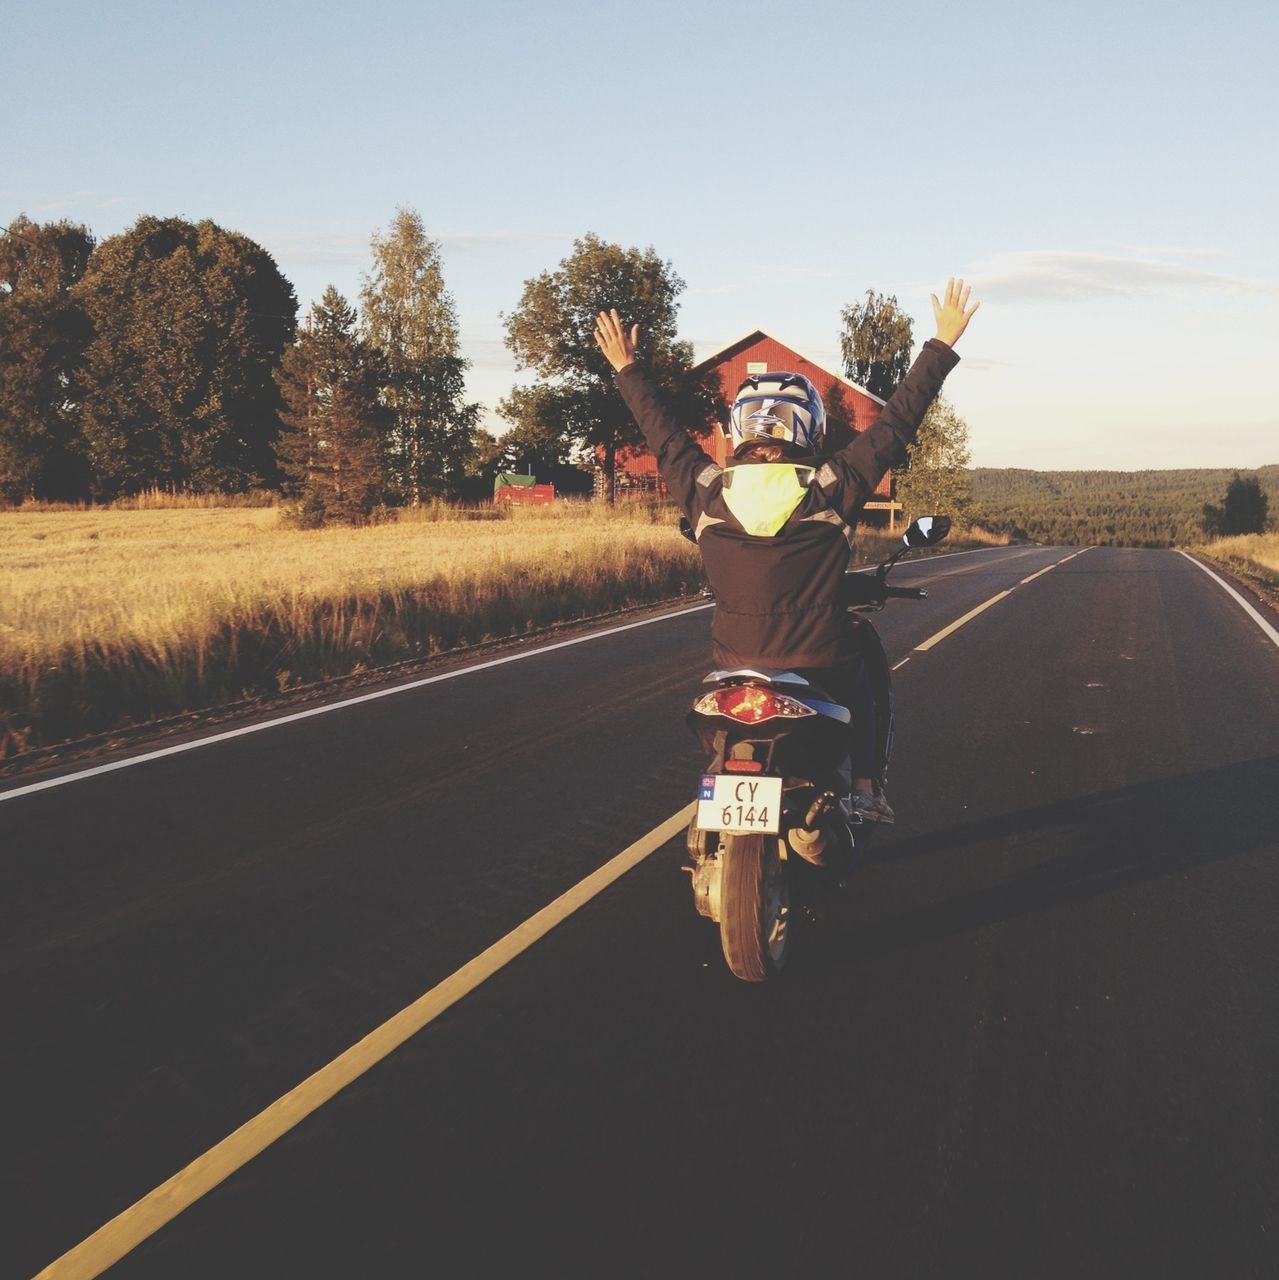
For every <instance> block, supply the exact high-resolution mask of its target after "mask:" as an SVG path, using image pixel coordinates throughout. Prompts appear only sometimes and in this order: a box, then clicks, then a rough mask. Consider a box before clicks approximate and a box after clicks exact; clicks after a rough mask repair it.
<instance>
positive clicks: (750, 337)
mask: <svg viewBox="0 0 1279 1280" xmlns="http://www.w3.org/2000/svg"><path fill="white" fill-rule="evenodd" d="M761 338H767V339H769V340H770V341H771V342H776V343H777V344H778V346H782V347H786V348H787V349H788V350H790V351H793V352H794V353H795V354H796V355H799V354H800V350H799V348H798V347H797V346H794V345H793V344H792V343H789V342H783V341H782V339H781V338H778V337H776V336H775V335H773V334H771V333H765V331H764V330H763V329H752V330H751V331H750V333H747V334H744V335H743V336H742V337H740V338H738V339H736V340H735V341H733V342H730V343H729V344H728V345H727V346H726V347H721V348H720V349H719V350H718V351H715V352H712V353H711V354H710V355H708V356H707V357H706V358H705V359H704V360H699V361H698V362H697V363H696V364H695V365H694V366H693V368H694V369H695V370H696V369H705V368H706V367H707V366H708V365H713V364H719V363H720V362H721V361H723V360H727V359H731V358H732V357H733V356H735V355H737V353H738V352H740V351H743V350H745V349H746V348H747V347H751V346H754V345H755V343H757V342H758V341H759V340H760V339H761ZM804 359H805V360H808V357H807V356H805V357H804ZM808 363H809V364H811V365H813V367H814V368H816V369H821V371H822V372H823V373H824V374H825V375H826V376H827V377H828V378H831V379H832V380H833V381H835V382H842V383H843V384H844V386H846V387H848V388H850V389H851V390H853V391H856V392H858V394H860V395H863V396H866V397H867V399H870V400H873V401H874V402H875V403H876V404H878V405H883V404H885V403H886V402H885V400H884V399H883V397H882V396H877V395H876V394H875V393H874V392H873V391H867V390H866V388H865V387H863V386H861V385H860V384H859V383H856V382H851V381H849V379H847V378H845V377H844V376H843V374H839V373H832V372H831V371H830V370H829V369H826V368H823V367H822V366H821V365H819V364H817V363H816V362H815V361H812V360H808Z"/></svg>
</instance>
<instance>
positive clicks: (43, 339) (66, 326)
mask: <svg viewBox="0 0 1279 1280" xmlns="http://www.w3.org/2000/svg"><path fill="white" fill-rule="evenodd" d="M92 252H93V237H92V236H91V235H90V234H89V230H88V228H87V227H84V226H80V225H78V224H76V223H71V222H66V221H63V222H56V223H54V222H49V223H44V224H39V223H35V222H32V221H31V220H30V219H29V218H26V217H25V216H22V215H19V216H18V217H17V218H15V219H14V220H13V222H12V224H11V225H10V227H9V229H8V231H7V232H6V233H5V234H4V235H3V236H0V499H3V500H5V501H8V502H20V501H21V500H22V499H24V498H61V499H80V498H85V497H87V496H88V491H89V473H88V465H87V462H86V460H85V456H84V448H83V440H82V436H81V431H80V405H79V397H78V390H77V386H76V382H77V378H78V376H79V373H80V367H81V364H82V362H83V360H84V352H85V348H86V347H87V346H88V342H89V336H90V328H89V321H88V317H87V316H86V315H85V313H84V311H83V309H82V308H81V306H80V305H79V303H78V302H77V300H76V299H75V298H74V296H73V293H72V290H73V288H74V286H75V284H76V282H77V281H78V280H79V279H80V278H81V277H82V276H83V275H84V272H85V268H86V267H87V266H88V263H89V257H90V254H91V253H92Z"/></svg>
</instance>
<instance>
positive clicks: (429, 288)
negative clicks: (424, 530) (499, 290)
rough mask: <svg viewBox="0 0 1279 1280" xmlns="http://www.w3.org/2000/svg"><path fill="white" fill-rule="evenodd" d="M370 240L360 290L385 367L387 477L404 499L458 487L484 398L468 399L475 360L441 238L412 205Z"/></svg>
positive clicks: (367, 329)
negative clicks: (467, 352) (447, 279)
mask: <svg viewBox="0 0 1279 1280" xmlns="http://www.w3.org/2000/svg"><path fill="white" fill-rule="evenodd" d="M372 243H373V270H372V272H371V273H369V274H368V275H366V276H365V277H364V287H363V289H362V290H361V293H360V298H361V301H362V303H363V306H364V333H365V337H366V339H367V340H368V342H369V344H370V345H371V346H372V347H374V348H375V349H376V350H377V351H378V352H380V353H381V357H382V360H383V362H384V364H385V367H386V383H385V386H384V389H383V401H384V403H385V405H386V407H387V408H388V409H389V411H390V413H391V427H390V432H389V435H388V437H387V458H386V462H387V471H388V480H389V481H390V483H391V484H392V485H393V486H394V487H395V488H396V489H397V490H398V494H399V497H400V499H401V500H402V501H409V502H414V503H416V502H420V501H421V500H422V498H424V497H428V496H433V495H444V494H447V495H451V494H455V493H457V492H458V491H459V489H460V487H461V485H462V482H463V478H464V476H465V474H466V468H467V464H468V461H469V459H470V456H471V453H472V451H473V449H474V447H475V441H474V435H475V431H476V429H477V426H478V424H479V414H480V406H479V405H478V404H466V403H464V401H463V395H464V394H465V376H466V370H467V369H468V368H469V366H470V362H469V361H468V360H465V359H463V358H462V356H461V354H460V350H459V343H458V330H457V310H456V308H455V307H454V305H453V298H452V296H451V295H450V294H449V293H448V291H447V290H446V289H445V288H444V274H443V271H442V268H441V264H440V246H439V244H438V243H437V242H436V241H434V240H432V239H430V238H429V237H428V236H427V234H426V229H425V227H424V226H423V223H422V219H421V217H420V216H419V215H418V214H417V213H416V212H414V211H413V210H412V209H399V210H397V211H396V214H395V218H394V219H393V221H392V223H391V229H390V231H389V232H388V233H387V234H386V235H381V234H379V233H377V232H374V235H373V241H372Z"/></svg>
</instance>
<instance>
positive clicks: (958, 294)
mask: <svg viewBox="0 0 1279 1280" xmlns="http://www.w3.org/2000/svg"><path fill="white" fill-rule="evenodd" d="M969 293H970V289H969V286H968V285H966V284H965V283H964V282H963V281H962V280H947V281H946V300H945V301H944V302H938V301H937V295H936V294H935V293H934V294H932V295H930V296H931V297H932V300H933V318H934V319H935V320H936V321H937V337H938V338H939V339H940V340H941V341H942V342H944V343H945V344H946V345H947V346H948V347H953V346H954V345H955V343H956V342H958V341H959V338H960V335H961V334H962V333H963V332H964V330H965V329H967V328H968V322H969V320H971V319H972V318H973V315H974V314H975V313H976V311H977V308H978V307H980V306H981V303H980V302H974V303H973V305H972V306H971V307H970V306H969V305H968V294H969Z"/></svg>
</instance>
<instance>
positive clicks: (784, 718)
mask: <svg viewBox="0 0 1279 1280" xmlns="http://www.w3.org/2000/svg"><path fill="white" fill-rule="evenodd" d="M949 532H950V519H949V517H947V516H921V517H919V518H918V519H917V520H914V521H912V522H911V524H910V527H909V528H908V529H907V530H906V533H905V535H904V537H903V538H902V543H903V546H902V547H901V549H900V550H898V551H896V552H895V553H894V554H893V555H892V556H890V557H889V558H888V559H887V560H885V561H884V562H883V563H882V564H881V565H879V567H878V568H877V569H876V570H875V572H874V573H873V574H867V573H864V572H850V573H848V574H846V575H845V579H844V593H845V601H846V604H847V607H848V610H849V612H850V613H852V612H855V613H859V614H865V613H873V612H878V611H879V610H880V609H882V608H883V607H884V605H885V603H886V602H887V601H888V600H890V599H903V600H922V599H926V598H927V592H925V591H922V590H921V589H919V588H918V587H891V586H889V585H888V575H889V574H890V573H891V572H892V569H893V566H894V565H895V564H896V563H897V561H898V560H899V559H900V557H901V556H903V555H905V554H906V552H907V551H909V550H912V549H915V548H920V547H931V546H935V545H936V544H937V543H939V542H940V541H941V540H942V539H943V538H944V537H945V536H946V535H947V533H949ZM850 624H852V619H850ZM855 626H856V634H857V637H858V643H859V644H860V645H861V648H862V652H863V655H864V656H865V658H866V661H867V667H868V669H869V671H870V672H871V676H872V679H873V681H874V682H875V684H876V685H877V686H878V687H877V689H876V703H877V712H878V716H877V719H878V729H879V743H878V746H879V757H880V769H879V776H878V778H877V779H876V782H877V784H878V785H879V786H881V787H882V786H883V783H884V779H885V776H886V773H887V768H888V758H889V756H890V755H891V752H892V686H891V681H890V679H889V675H888V662H887V660H886V658H885V657H884V651H883V646H882V645H881V644H880V641H879V637H878V635H877V634H876V632H875V630H874V628H873V627H872V626H871V624H870V622H869V621H868V620H866V619H865V618H864V617H862V618H859V619H857V621H856V624H855ZM703 684H704V685H706V686H708V688H707V691H706V692H705V693H702V694H701V695H700V696H699V697H698V698H696V699H695V700H694V702H693V704H692V707H691V708H690V709H689V712H688V717H687V722H688V725H689V727H690V728H691V729H692V730H693V732H694V733H695V734H696V735H697V737H698V739H699V740H700V742H701V744H702V747H703V749H704V750H705V751H706V752H707V755H708V757H709V759H708V763H707V765H706V768H705V770H704V771H703V773H702V777H701V783H700V785H699V788H698V794H697V813H696V814H695V815H694V817H693V820H692V822H691V823H690V825H689V828H688V852H689V856H690V858H691V860H692V865H691V866H689V867H686V868H685V870H687V871H688V872H689V873H690V874H691V876H692V884H693V902H694V905H695V906H696V907H697V910H698V912H699V913H700V914H701V915H703V916H706V917H707V918H708V919H710V920H712V921H714V922H715V923H717V924H718V925H719V930H720V943H721V945H722V947H723V951H724V959H725V960H726V961H727V962H728V967H729V969H730V970H731V971H732V972H733V973H734V974H735V975H736V976H737V977H739V978H741V979H743V980H744V981H747V982H765V981H767V980H768V979H770V978H773V977H775V976H777V975H778V974H779V973H781V971H782V970H783V969H784V968H785V966H786V962H787V960H788V958H789V957H790V955H791V950H792V943H793V940H794V933H795V928H796V925H797V924H798V923H799V922H800V921H802V920H803V919H804V918H805V917H807V916H811V915H813V914H815V911H814V908H815V905H816V904H817V903H819V902H820V900H821V898H822V897H823V895H824V894H826V893H829V892H830V891H831V890H832V889H833V888H834V887H836V886H838V885H841V884H842V883H843V881H844V879H845V877H846V876H847V875H848V873H849V871H850V870H851V868H852V867H853V865H854V863H855V861H856V859H857V857H858V855H859V854H860V853H862V852H863V851H864V849H865V847H866V845H867V844H868V842H869V840H870V838H871V836H872V834H873V832H874V829H875V827H876V825H877V824H875V823H873V822H863V821H862V820H861V818H860V816H859V815H858V814H857V813H856V811H855V810H853V809H852V808H851V805H850V803H849V802H848V786H849V781H850V779H849V771H848V768H847V759H848V756H847V743H848V725H849V724H850V723H851V720H852V713H851V712H850V711H849V709H848V708H847V707H845V706H843V705H841V704H840V703H839V702H838V701H836V700H835V699H834V698H832V697H831V695H830V694H829V693H828V692H827V691H826V690H824V689H822V688H821V687H820V686H818V685H817V684H815V683H813V682H812V681H811V680H809V679H806V678H805V677H803V676H801V675H799V674H797V673H796V672H793V671H784V670H777V669H771V668H752V667H741V668H735V669H733V670H724V671H712V672H711V673H710V674H709V675H708V676H707V677H706V679H705V680H704V681H703Z"/></svg>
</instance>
